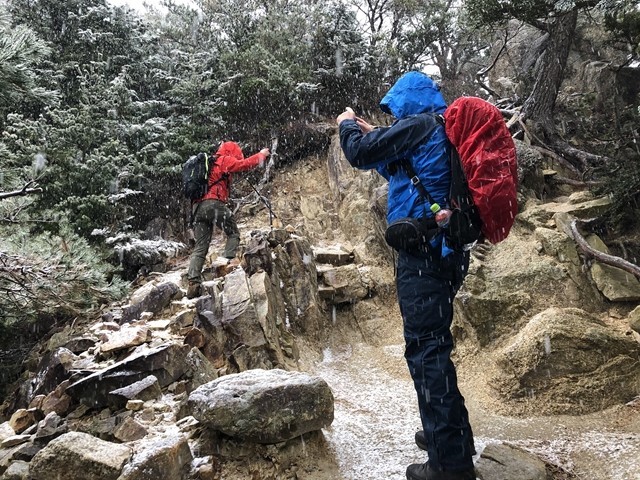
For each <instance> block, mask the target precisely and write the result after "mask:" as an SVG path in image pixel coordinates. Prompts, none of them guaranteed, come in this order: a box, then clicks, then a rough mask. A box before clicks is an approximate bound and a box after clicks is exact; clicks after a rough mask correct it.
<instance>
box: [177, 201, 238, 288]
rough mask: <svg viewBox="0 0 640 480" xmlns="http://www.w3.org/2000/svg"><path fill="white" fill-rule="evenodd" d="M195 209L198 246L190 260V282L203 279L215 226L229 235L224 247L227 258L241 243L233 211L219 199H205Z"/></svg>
mask: <svg viewBox="0 0 640 480" xmlns="http://www.w3.org/2000/svg"><path fill="white" fill-rule="evenodd" d="M192 208H193V209H194V210H193V212H194V213H193V215H194V219H193V233H194V236H195V241H196V246H195V247H194V249H193V252H192V253H191V258H190V260H189V271H188V272H187V278H188V279H189V281H190V282H201V281H202V276H201V274H202V267H203V266H204V261H205V258H206V256H207V252H208V251H209V244H210V243H211V237H212V235H213V228H214V227H218V228H220V229H222V230H223V231H224V233H225V234H226V236H227V244H226V245H225V249H224V254H223V255H224V256H225V257H226V258H233V257H235V256H236V250H237V249H238V245H239V244H240V232H239V230H238V226H237V225H236V220H235V219H234V218H233V213H232V212H231V210H229V208H228V207H227V206H226V205H225V204H224V203H223V202H220V201H219V200H204V201H202V202H199V203H196V204H194V205H193V207H192Z"/></svg>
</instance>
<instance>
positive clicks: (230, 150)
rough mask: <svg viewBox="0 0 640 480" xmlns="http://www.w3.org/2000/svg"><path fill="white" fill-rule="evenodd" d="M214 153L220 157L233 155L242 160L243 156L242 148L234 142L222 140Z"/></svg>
mask: <svg viewBox="0 0 640 480" xmlns="http://www.w3.org/2000/svg"><path fill="white" fill-rule="evenodd" d="M216 155H219V156H221V157H222V156H225V157H233V158H235V159H236V160H242V159H243V158H244V155H243V154H242V149H241V148H240V145H238V144H237V143H236V142H223V144H222V145H220V148H219V149H218V151H217V152H216Z"/></svg>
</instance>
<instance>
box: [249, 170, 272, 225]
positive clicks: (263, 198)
mask: <svg viewBox="0 0 640 480" xmlns="http://www.w3.org/2000/svg"><path fill="white" fill-rule="evenodd" d="M245 180H246V182H247V183H248V184H249V185H250V186H251V188H252V189H253V191H254V192H256V195H258V198H259V199H260V200H262V203H264V205H265V206H266V207H267V209H268V210H269V226H270V227H271V228H273V219H274V218H278V217H277V215H276V214H275V213H274V212H273V209H272V208H271V203H270V202H269V200H267V198H266V197H265V196H264V195H262V194H261V193H260V192H259V191H258V189H256V187H254V186H253V183H251V182H250V181H249V180H248V179H246V178H245Z"/></svg>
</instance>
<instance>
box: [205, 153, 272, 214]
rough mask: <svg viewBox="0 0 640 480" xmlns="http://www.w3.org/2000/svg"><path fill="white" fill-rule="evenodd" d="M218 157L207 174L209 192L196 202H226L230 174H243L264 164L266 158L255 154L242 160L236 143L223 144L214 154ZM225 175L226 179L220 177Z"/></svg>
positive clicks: (242, 156)
mask: <svg viewBox="0 0 640 480" xmlns="http://www.w3.org/2000/svg"><path fill="white" fill-rule="evenodd" d="M216 156H217V157H218V158H217V159H216V161H215V164H214V165H213V168H211V172H209V190H208V191H207V193H206V194H205V196H204V197H202V198H200V199H198V200H196V202H202V201H203V200H220V201H221V202H226V201H227V200H228V199H229V188H230V186H231V174H232V173H235V172H244V171H246V170H251V169H252V168H253V167H255V166H257V165H259V164H260V163H262V162H264V160H265V159H266V158H267V157H266V155H263V154H262V153H259V152H258V153H256V154H255V155H251V156H250V157H249V158H244V155H243V154H242V149H241V148H240V145H238V144H237V143H236V142H224V143H223V144H222V145H220V148H219V149H218V151H217V152H216ZM224 174H227V175H228V177H227V179H226V180H225V179H222V180H221V178H222V176H223V175H224Z"/></svg>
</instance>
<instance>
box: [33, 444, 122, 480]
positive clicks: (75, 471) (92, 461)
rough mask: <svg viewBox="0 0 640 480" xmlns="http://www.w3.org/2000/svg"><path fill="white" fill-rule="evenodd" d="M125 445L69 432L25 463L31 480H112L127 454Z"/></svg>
mask: <svg viewBox="0 0 640 480" xmlns="http://www.w3.org/2000/svg"><path fill="white" fill-rule="evenodd" d="M131 453H132V452H131V448H130V447H128V446H126V445H119V444H117V443H111V442H106V441H104V440H100V439H99V438H96V437H93V436H91V435H89V434H86V433H80V432H69V433H66V434H64V435H62V436H60V437H58V438H56V439H55V440H52V441H51V442H49V444H48V445H47V446H46V447H45V448H43V449H42V450H40V451H39V452H38V453H37V454H36V456H35V457H33V459H32V460H31V464H30V465H29V478H30V479H31V480H50V479H52V478H64V479H66V480H116V479H117V478H118V477H119V476H120V472H121V471H122V468H123V467H124V465H125V463H126V462H128V461H129V458H130V457H131Z"/></svg>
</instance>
